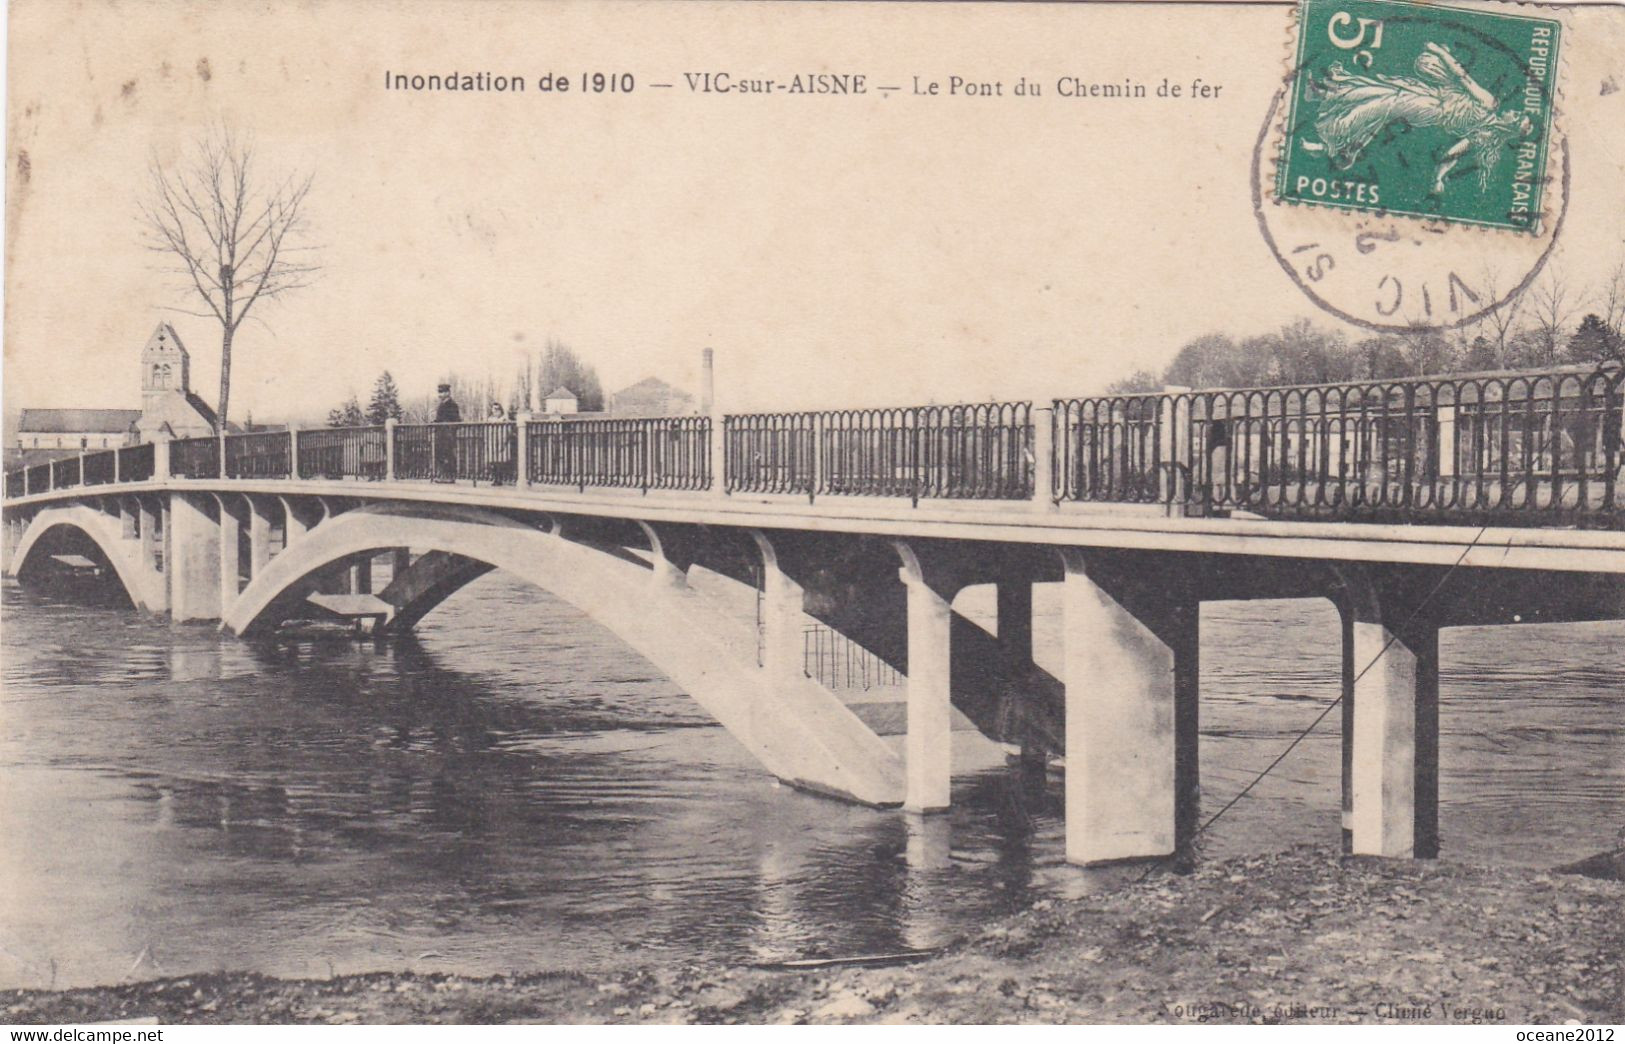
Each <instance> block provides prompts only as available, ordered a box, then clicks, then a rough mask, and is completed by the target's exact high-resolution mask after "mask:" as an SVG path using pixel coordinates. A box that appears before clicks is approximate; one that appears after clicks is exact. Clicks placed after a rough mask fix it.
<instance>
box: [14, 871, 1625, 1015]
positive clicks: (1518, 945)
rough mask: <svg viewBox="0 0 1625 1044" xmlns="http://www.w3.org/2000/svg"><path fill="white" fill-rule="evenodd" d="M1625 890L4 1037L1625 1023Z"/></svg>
mask: <svg viewBox="0 0 1625 1044" xmlns="http://www.w3.org/2000/svg"><path fill="white" fill-rule="evenodd" d="M1622 961H1625V883H1621V882H1620V881H1618V880H1602V879H1593V878H1589V877H1584V876H1578V875H1574V874H1563V873H1555V872H1541V871H1529V870H1521V869H1514V868H1506V867H1478V866H1466V865H1458V864H1452V863H1449V862H1410V861H1400V860H1374V859H1363V858H1350V857H1342V856H1339V855H1337V854H1335V853H1333V852H1330V851H1327V850H1325V849H1320V848H1310V847H1302V848H1296V849H1293V850H1291V851H1288V852H1285V853H1280V854H1274V855H1267V856H1256V857H1251V858H1243V859H1233V860H1228V861H1224V862H1216V863H1211V864H1208V865H1205V866H1202V867H1201V868H1199V869H1198V870H1197V871H1196V872H1194V873H1191V874H1188V875H1183V876H1181V875H1177V874H1174V873H1171V872H1166V871H1161V870H1158V871H1155V872H1152V873H1151V874H1150V875H1149V876H1147V877H1146V878H1145V879H1144V880H1141V881H1138V882H1136V883H1133V884H1129V885H1127V886H1125V887H1123V888H1120V889H1117V890H1114V891H1111V892H1108V893H1104V894H1099V895H1093V896H1088V897H1086V898H1082V899H1077V900H1069V901H1058V900H1046V901H1042V902H1039V903H1037V904H1036V905H1035V906H1034V907H1033V908H1032V909H1030V910H1027V911H1025V912H1023V913H1020V914H1017V915H1015V916H1013V917H1010V918H1007V919H1004V920H1002V921H1000V922H997V923H995V924H993V925H990V926H988V927H987V928H985V929H984V930H982V931H981V932H979V933H978V934H977V935H975V936H974V937H972V938H967V939H965V940H963V941H961V942H960V943H958V944H957V945H955V946H953V947H950V948H948V949H946V950H944V951H941V952H939V953H937V954H934V955H931V956H929V957H926V958H924V959H919V960H916V961H914V962H913V963H906V964H896V965H892V966H865V967H856V966H835V967H826V968H818V969H812V970H796V971H785V970H769V969H763V968H752V967H743V966H731V967H730V966H705V965H681V966H672V965H663V966H658V967H647V968H642V969H637V970H630V971H624V972H613V973H608V974H599V975H594V974H589V973H583V972H577V971H539V972H536V973H534V974H526V975H520V976H506V977H496V978H489V979H469V978H461V977H458V976H448V975H415V974H396V973H376V974H367V975H352V976H343V977H339V978H333V979H326V980H281V979H273V978H269V977H266V976H262V975H254V974H246V973H220V974H208V975H192V976H184V977H179V978H171V979H160V980H155V981H151V982H142V983H132V984H127V985H119V986H107V987H98V988H94V989H78V990H62V991H55V992H46V991H9V992H0V1022H5V1023H13V1024H16V1023H28V1024H38V1023H45V1024H53V1023H68V1022H87V1021H101V1020H114V1019H134V1018H156V1019H157V1020H158V1021H160V1022H163V1023H211V1022H222V1023H224V1022H230V1023H304V1022H322V1023H488V1022H570V1023H597V1022H610V1023H623V1022H624V1023H696V1022H697V1023H802V1022H806V1023H844V1022H853V1023H905V1022H916V1023H985V1022H1023V1023H1071V1022H1129V1023H1143V1022H1169V1023H1183V1022H1196V1021H1205V1022H1239V1023H1248V1022H1257V1023H1269V1022H1330V1023H1340V1022H1357V1023H1390V1024H1405V1023H1412V1024H1415V1023H1429V1024H1431V1023H1486V1024H1501V1023H1547V1024H1550V1023H1565V1022H1579V1023H1599V1022H1620V1021H1625V970H1622Z"/></svg>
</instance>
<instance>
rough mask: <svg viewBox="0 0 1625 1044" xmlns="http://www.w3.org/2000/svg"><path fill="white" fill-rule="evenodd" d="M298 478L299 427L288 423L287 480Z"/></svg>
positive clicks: (291, 422) (290, 422)
mask: <svg viewBox="0 0 1625 1044" xmlns="http://www.w3.org/2000/svg"><path fill="white" fill-rule="evenodd" d="M298 477H299V425H297V424H295V423H294V422H293V421H289V422H288V478H289V479H296V478H298Z"/></svg>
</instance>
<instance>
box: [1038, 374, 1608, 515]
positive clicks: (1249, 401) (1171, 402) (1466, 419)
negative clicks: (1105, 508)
mask: <svg viewBox="0 0 1625 1044" xmlns="http://www.w3.org/2000/svg"><path fill="white" fill-rule="evenodd" d="M1620 420H1621V371H1619V370H1617V369H1612V370H1607V369H1595V370H1593V369H1580V368H1572V369H1562V370H1555V371H1549V372H1544V373H1504V374H1477V375H1471V376H1459V377H1436V378H1417V379H1407V380H1393V381H1376V382H1366V383H1350V384H1328V385H1318V386H1313V387H1298V388H1254V389H1242V390H1225V391H1193V392H1181V393H1174V394H1162V395H1131V396H1113V397H1103V398H1091V399H1067V400H1057V401H1056V403H1055V414H1054V424H1055V429H1054V438H1055V468H1054V485H1053V489H1052V490H1051V494H1052V496H1054V497H1055V498H1056V499H1057V500H1072V501H1097V502H1116V503H1149V504H1163V505H1167V506H1169V507H1171V508H1173V509H1176V510H1180V511H1183V512H1185V513H1188V514H1214V513H1223V512H1235V511H1243V512H1249V513H1254V514H1259V515H1263V516H1266V517H1271V518H1317V517H1326V518H1331V517H1337V518H1347V519H1351V520H1365V521H1457V522H1469V521H1473V520H1479V519H1482V520H1484V521H1489V520H1490V519H1492V518H1497V517H1504V516H1505V515H1507V514H1508V513H1517V514H1522V515H1541V516H1545V517H1546V518H1548V519H1550V520H1551V522H1552V523H1553V524H1582V525H1584V524H1596V525H1618V524H1619V523H1620V521H1621V518H1620V515H1621V507H1622V505H1621V503H1620V499H1619V496H1618V491H1617V485H1618V483H1619V481H1620V475H1619V471H1620V466H1621V463H1622V459H1621V450H1620V444H1621V430H1620Z"/></svg>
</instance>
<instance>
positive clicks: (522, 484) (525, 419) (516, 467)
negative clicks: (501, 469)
mask: <svg viewBox="0 0 1625 1044" xmlns="http://www.w3.org/2000/svg"><path fill="white" fill-rule="evenodd" d="M513 438H514V444H513V488H514V489H527V488H529V487H530V411H529V410H520V411H519V412H518V413H515V414H514V415H513Z"/></svg>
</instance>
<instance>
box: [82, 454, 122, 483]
mask: <svg viewBox="0 0 1625 1044" xmlns="http://www.w3.org/2000/svg"><path fill="white" fill-rule="evenodd" d="M117 460H118V451H117V450H104V451H103V452H101V453H91V454H87V455H86V456H85V458H84V460H83V461H82V462H81V464H80V470H81V472H82V476H81V477H82V478H83V479H84V481H85V485H87V486H105V485H107V484H108V483H110V482H115V481H117V479H118V476H117V474H116V473H115V471H114V469H115V468H116V467H117V463H116V462H117Z"/></svg>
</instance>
